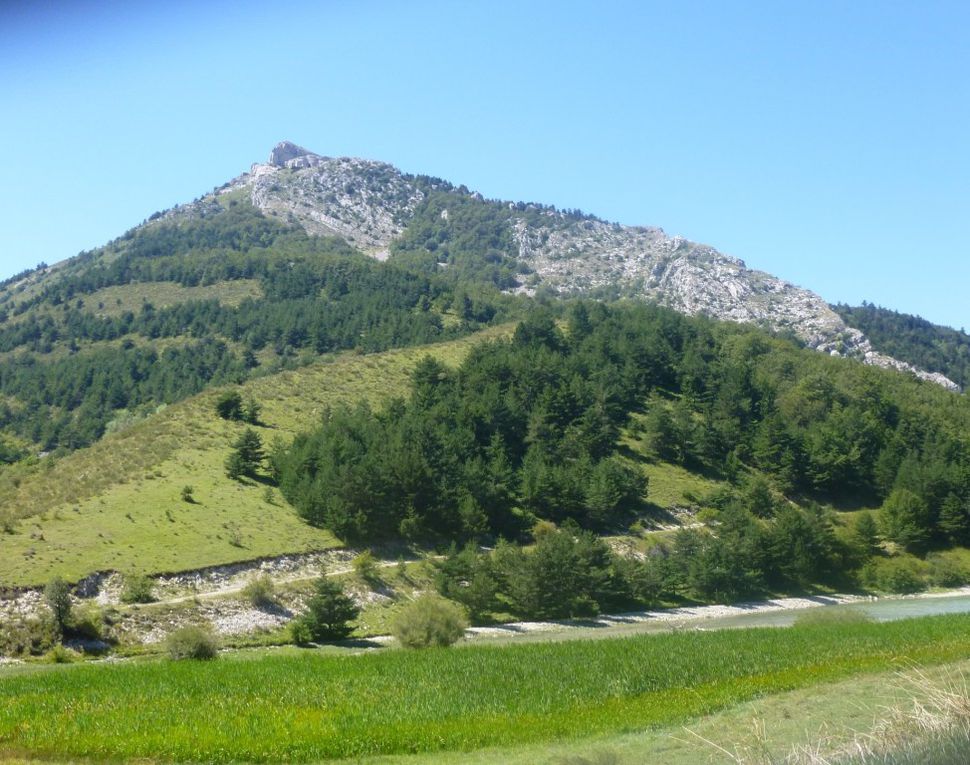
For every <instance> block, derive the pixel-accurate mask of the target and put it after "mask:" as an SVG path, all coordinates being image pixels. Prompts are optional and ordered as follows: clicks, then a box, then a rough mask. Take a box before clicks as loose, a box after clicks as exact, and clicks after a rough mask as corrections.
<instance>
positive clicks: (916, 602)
mask: <svg viewBox="0 0 970 765" xmlns="http://www.w3.org/2000/svg"><path fill="white" fill-rule="evenodd" d="M816 608H839V609H840V610H844V611H861V612H863V613H865V614H868V615H869V616H871V617H872V618H873V619H875V620H876V621H880V622H891V621H894V620H896V619H909V618H910V617H915V616H934V615H936V614H960V613H966V612H970V595H949V596H946V597H936V598H881V599H879V600H873V601H860V602H858V603H847V604H845V605H839V606H817V607H816ZM814 610H815V608H799V609H793V610H790V611H773V612H769V613H751V614H738V615H736V616H718V617H713V618H711V619H703V620H697V621H695V622H691V625H692V626H693V625H697V626H698V627H701V628H703V629H726V628H730V627H787V626H789V625H791V624H793V623H794V622H795V620H796V619H797V618H798V617H799V615H801V614H803V613H805V612H806V611H814Z"/></svg>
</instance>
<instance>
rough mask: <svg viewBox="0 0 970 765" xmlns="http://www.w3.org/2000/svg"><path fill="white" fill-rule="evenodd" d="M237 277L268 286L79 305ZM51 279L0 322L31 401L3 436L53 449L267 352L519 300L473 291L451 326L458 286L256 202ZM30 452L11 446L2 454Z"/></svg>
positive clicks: (479, 313)
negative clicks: (113, 305)
mask: <svg viewBox="0 0 970 765" xmlns="http://www.w3.org/2000/svg"><path fill="white" fill-rule="evenodd" d="M193 237H194V239H193ZM267 248H269V249H267ZM239 280H248V281H250V282H252V281H258V282H259V284H260V286H261V290H262V296H261V297H257V298H250V299H245V300H242V301H241V302H238V303H236V304H231V305H230V304H221V303H220V302H219V300H217V299H215V298H212V299H195V300H189V301H187V302H181V303H179V304H176V305H171V306H167V307H162V308H156V307H155V306H154V305H152V304H151V303H150V302H145V303H144V304H143V305H142V306H141V307H140V309H139V310H137V311H136V310H125V311H120V312H118V313H117V314H112V313H109V312H104V311H100V310H99V311H97V312H95V311H93V310H91V309H90V308H86V307H84V305H83V304H84V300H83V299H81V297H82V296H88V295H91V294H92V293H95V292H97V291H98V290H103V289H106V288H109V287H110V288H113V289H123V288H125V287H127V286H128V285H136V284H137V285H139V286H138V291H141V290H142V289H143V286H142V285H144V284H150V283H152V282H155V283H158V282H166V283H173V282H174V283H176V284H178V285H181V286H182V287H185V288H200V289H201V288H204V287H206V286H211V285H214V284H218V283H226V282H233V281H237V282H238V281H239ZM44 284H45V286H44V288H43V289H41V290H40V291H39V292H38V293H37V294H35V295H34V296H33V297H31V298H29V299H25V300H22V301H20V302H18V303H17V304H16V306H15V308H14V313H15V314H16V316H17V320H16V321H8V322H3V323H2V325H0V353H4V354H9V356H8V358H7V359H6V360H5V363H4V364H3V365H0V396H4V397H7V398H9V399H10V400H12V401H16V402H18V403H19V404H20V406H7V405H6V404H3V405H0V431H2V430H4V429H7V430H9V431H10V432H12V433H16V434H17V435H18V436H20V437H21V438H22V439H24V440H27V441H33V442H36V443H38V444H40V445H41V446H42V447H43V448H44V449H47V450H53V449H55V448H59V447H60V448H65V449H76V448H79V447H81V446H86V445H88V444H91V443H93V442H94V441H96V440H97V439H98V438H100V437H101V435H102V434H103V433H104V432H105V427H106V425H107V424H108V423H109V422H111V421H112V420H113V419H115V417H116V416H117V413H118V412H119V411H121V410H127V411H131V412H134V411H140V410H142V409H144V410H149V409H151V408H154V406H157V405H158V404H161V403H172V402H174V401H177V400H180V399H182V398H185V397H186V396H189V395H192V394H194V393H197V392H199V391H200V390H203V389H204V388H206V387H207V386H209V385H219V384H226V383H238V382H240V381H242V380H244V379H245V378H246V377H247V376H248V375H249V374H250V373H251V371H252V369H253V368H255V367H256V366H258V365H259V359H258V358H257V355H256V354H257V353H259V352H263V354H262V355H265V354H266V353H270V354H271V355H272V357H274V358H275V359H276V362H277V363H279V364H287V365H292V364H294V363H297V362H296V356H297V354H298V352H301V351H305V352H309V353H324V352H329V351H334V350H339V349H347V348H359V349H361V350H363V351H377V350H382V349H385V348H390V347H397V346H403V345H413V344H421V343H427V342H432V341H435V340H441V339H447V338H449V337H457V336H459V335H462V334H464V333H466V332H468V331H470V330H473V329H475V328H476V327H478V326H480V325H481V324H482V323H483V322H488V321H491V320H492V319H493V318H497V317H499V316H500V315H501V312H502V311H503V310H504V309H505V308H506V307H509V306H512V305H514V304H515V303H516V302H517V301H516V299H515V298H512V297H507V296H502V295H500V294H498V293H497V291H496V290H494V289H488V290H482V289H477V288H475V289H474V290H473V291H474V299H473V301H472V302H473V310H471V311H469V312H466V313H467V314H468V315H466V316H463V317H461V319H460V320H459V321H458V322H457V323H455V322H452V323H450V324H449V325H448V326H445V323H444V322H443V320H442V315H443V313H444V312H445V311H447V310H449V308H450V307H451V305H452V303H454V302H456V301H457V300H458V289H457V288H456V287H455V286H454V285H452V284H448V283H445V282H444V281H443V280H442V278H441V277H438V276H433V275H428V274H417V273H414V272H411V271H407V270H405V269H402V268H399V267H398V266H395V265H393V264H387V263H379V262H375V261H373V260H372V259H369V258H366V257H364V256H363V255H361V254H360V253H358V252H356V251H354V250H353V249H352V248H351V247H349V246H348V245H347V244H346V243H345V242H343V241H342V240H337V239H328V238H325V237H308V236H307V235H306V234H304V233H303V232H302V230H299V229H297V228H295V227H290V226H282V225H280V224H279V223H276V222H275V221H272V220H271V219H268V218H266V217H265V216H263V215H262V214H261V213H259V212H258V211H256V210H255V209H254V208H252V207H251V206H249V205H237V207H236V208H233V209H226V210H221V211H218V210H217V211H214V212H213V213H212V214H211V215H207V216H206V217H205V218H203V219H201V220H191V221H183V222H181V223H179V224H177V225H176V224H173V223H168V222H161V223H158V224H155V225H152V226H149V227H147V228H144V229H140V230H138V231H136V232H132V233H131V234H130V236H126V237H124V238H122V239H121V240H119V241H117V242H115V243H113V244H112V245H109V247H107V248H105V249H104V250H102V251H100V252H99V253H91V254H88V255H87V256H85V257H81V258H79V259H76V260H75V261H74V262H72V263H71V264H70V265H69V266H68V267H65V268H63V269H61V270H60V271H59V278H58V279H57V280H48V281H46V282H45V283H44ZM132 289H134V287H133V288H132ZM203 294H204V293H203ZM462 294H463V295H464V296H465V299H468V298H467V295H468V291H467V290H464V289H463V290H462ZM21 314H23V315H21ZM165 340H168V342H162V341H165ZM229 341H231V344H232V348H230V344H229ZM163 348H164V350H163ZM65 352H66V353H65ZM67 354H70V355H69V356H68V355H67ZM221 414H222V416H226V417H227V418H229V419H237V418H238V419H243V420H246V421H249V422H251V423H255V422H257V420H258V416H259V409H258V405H257V406H256V407H255V408H253V407H250V406H249V405H248V404H247V403H243V402H241V401H236V402H234V401H232V400H231V399H227V400H226V402H225V404H224V411H223V412H221ZM0 443H3V444H6V443H7V441H6V440H4V439H2V438H0ZM21 454H22V453H21V451H20V450H16V449H12V448H11V449H7V450H0V460H7V461H9V460H10V459H14V458H17V457H19V456H21Z"/></svg>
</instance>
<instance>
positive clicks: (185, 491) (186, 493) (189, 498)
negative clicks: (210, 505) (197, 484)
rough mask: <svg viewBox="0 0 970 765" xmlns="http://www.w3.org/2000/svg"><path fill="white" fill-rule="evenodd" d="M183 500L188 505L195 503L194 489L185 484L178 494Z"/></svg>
mask: <svg viewBox="0 0 970 765" xmlns="http://www.w3.org/2000/svg"><path fill="white" fill-rule="evenodd" d="M180 496H181V497H182V501H183V502H188V503H189V504H190V505H193V504H195V489H193V488H192V487H191V486H189V485H188V484H186V485H185V486H183V487H182V493H181V495H180Z"/></svg>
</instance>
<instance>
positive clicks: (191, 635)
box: [165, 626, 219, 661]
mask: <svg viewBox="0 0 970 765" xmlns="http://www.w3.org/2000/svg"><path fill="white" fill-rule="evenodd" d="M165 650H166V652H167V653H168V657H169V658H170V659H172V660H173V661H180V660H182V659H202V660H208V659H214V658H216V656H218V655H219V644H218V643H217V642H216V639H215V637H214V636H213V635H212V633H211V632H209V631H208V630H206V629H204V628H202V627H195V626H189V627H180V628H179V629H177V630H175V631H174V632H171V633H169V635H168V637H167V638H166V639H165Z"/></svg>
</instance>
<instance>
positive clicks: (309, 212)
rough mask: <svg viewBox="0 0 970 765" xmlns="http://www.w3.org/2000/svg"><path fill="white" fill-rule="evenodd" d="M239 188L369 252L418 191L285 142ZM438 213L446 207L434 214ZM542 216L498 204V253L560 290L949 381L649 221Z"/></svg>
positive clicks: (800, 293)
mask: <svg viewBox="0 0 970 765" xmlns="http://www.w3.org/2000/svg"><path fill="white" fill-rule="evenodd" d="M241 188H245V189H248V190H249V192H250V196H251V199H252V202H253V204H254V205H255V206H256V207H258V208H259V209H260V210H262V211H264V212H266V213H267V214H270V215H276V216H277V217H279V218H280V219H282V220H286V221H290V222H293V223H297V224H299V225H300V226H302V227H303V228H304V229H305V230H306V231H307V232H308V233H310V234H317V235H337V236H342V237H344V238H345V239H346V240H347V241H348V242H350V243H351V244H353V245H354V246H355V247H357V248H359V249H361V250H362V251H364V252H366V253H368V254H370V255H372V256H373V257H376V258H378V259H381V260H384V259H386V258H387V257H388V253H389V247H390V244H391V242H392V241H393V240H394V238H395V237H397V236H399V235H400V234H401V232H402V231H403V230H404V228H405V227H406V226H407V224H408V221H409V220H410V219H411V218H412V216H413V215H414V212H415V210H416V208H417V206H418V205H419V204H420V203H421V202H422V200H423V199H424V193H423V192H422V191H421V190H420V189H419V188H418V187H417V185H416V184H415V183H413V182H412V180H411V179H410V178H408V177H406V176H404V175H403V174H402V173H401V172H400V171H399V170H397V169H396V168H394V167H393V166H391V165H388V164H385V163H382V162H373V161H369V160H363V159H351V158H346V157H343V158H332V157H324V156H320V155H319V154H314V153H313V152H310V151H308V150H306V149H304V148H302V147H300V146H297V145H296V144H293V143H290V142H288V141H284V142H282V143H280V144H277V146H275V147H274V148H273V150H272V152H271V153H270V158H269V162H268V163H266V164H255V165H253V167H252V169H251V171H250V172H249V173H247V174H245V175H242V176H240V177H239V178H236V179H234V180H233V181H231V182H230V183H229V184H227V185H226V187H224V188H223V189H222V190H221V192H220V193H226V192H229V191H235V190H238V189H241ZM475 196H476V197H477V198H479V199H480V198H481V197H480V196H478V195H475ZM194 204H195V205H196V206H198V205H199V204H201V203H194ZM191 207H192V206H186V208H185V209H187V208H191ZM177 209H182V208H177ZM202 213H203V214H204V213H205V210H202ZM446 216H447V211H445V212H443V213H442V217H446ZM546 218H547V219H548V222H547V221H546V220H544V219H542V218H541V217H540V219H539V220H540V222H539V223H536V222H535V221H536V219H535V217H532V218H531V219H530V220H531V222H526V219H524V218H523V217H522V216H519V215H517V214H516V213H515V211H514V210H513V209H511V208H510V210H509V224H510V226H511V227H512V231H513V237H514V240H515V243H516V246H517V248H518V252H515V253H509V254H510V255H514V256H517V257H519V258H520V259H522V260H523V261H525V263H526V264H528V266H529V267H530V268H531V269H532V270H533V271H534V272H535V275H536V277H537V278H538V284H541V285H545V286H547V287H551V288H552V289H554V290H556V291H558V292H560V293H562V294H588V293H593V294H596V292H597V291H604V290H606V291H615V292H618V293H619V294H622V295H628V296H630V297H641V298H646V299H650V300H655V301H657V302H659V303H662V304H663V305H666V306H669V307H671V308H673V309H675V310H677V311H681V312H683V313H687V314H704V315H707V316H710V317H712V318H716V319H724V320H728V321H737V322H745V323H751V324H757V325H760V326H764V327H767V328H771V329H774V330H778V331H786V330H787V331H791V332H793V333H794V334H795V335H797V336H798V337H799V338H801V339H802V340H803V341H804V342H805V343H806V344H807V345H808V346H810V347H812V348H815V349H816V350H819V351H822V352H824V353H830V354H833V355H842V356H850V357H853V358H858V359H860V360H861V361H864V362H865V363H867V364H872V365H874V366H880V367H887V368H892V369H897V370H900V371H906V372H911V373H912V374H915V375H917V376H918V377H921V378H923V379H926V380H930V381H932V382H935V383H937V384H939V385H942V386H944V387H946V388H949V389H951V390H959V388H958V386H957V385H956V384H955V383H954V382H952V381H951V380H948V379H947V378H946V377H944V376H943V375H940V374H935V373H928V372H924V371H922V370H919V369H916V368H914V367H912V366H911V365H909V364H906V363H904V362H902V361H898V360H896V359H893V358H890V357H888V356H884V355H882V354H880V353H878V352H876V351H875V350H874V349H873V348H872V346H871V344H870V343H869V340H868V339H867V338H866V337H865V336H864V335H863V334H862V333H861V332H860V331H859V330H857V329H853V328H851V327H848V326H847V325H846V324H845V322H844V321H843V320H842V318H841V317H840V316H839V315H838V314H836V313H835V312H834V311H833V310H832V309H831V308H829V306H828V303H826V301H825V300H823V299H822V298H821V297H820V296H819V295H817V294H815V293H814V292H811V291H809V290H806V289H802V288H800V287H797V286H795V285H793V284H791V283H789V282H786V281H784V280H782V279H779V278H777V277H775V276H772V275H771V274H766V273H764V272H762V271H755V270H752V269H749V268H748V267H747V266H745V264H744V262H743V261H741V260H738V259H737V258H732V257H729V256H727V255H724V254H722V253H720V252H718V251H717V250H715V249H713V248H712V247H708V246H707V245H702V244H697V243H695V242H690V241H688V240H686V239H684V238H682V237H679V236H674V237H671V236H668V235H667V234H666V233H664V231H663V229H659V228H647V227H633V226H621V225H619V224H610V223H605V222H602V221H596V220H572V219H568V218H565V217H563V216H560V215H558V214H555V213H548V214H547V216H546ZM536 286H538V285H536ZM522 289H523V291H531V290H526V289H525V288H522Z"/></svg>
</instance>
